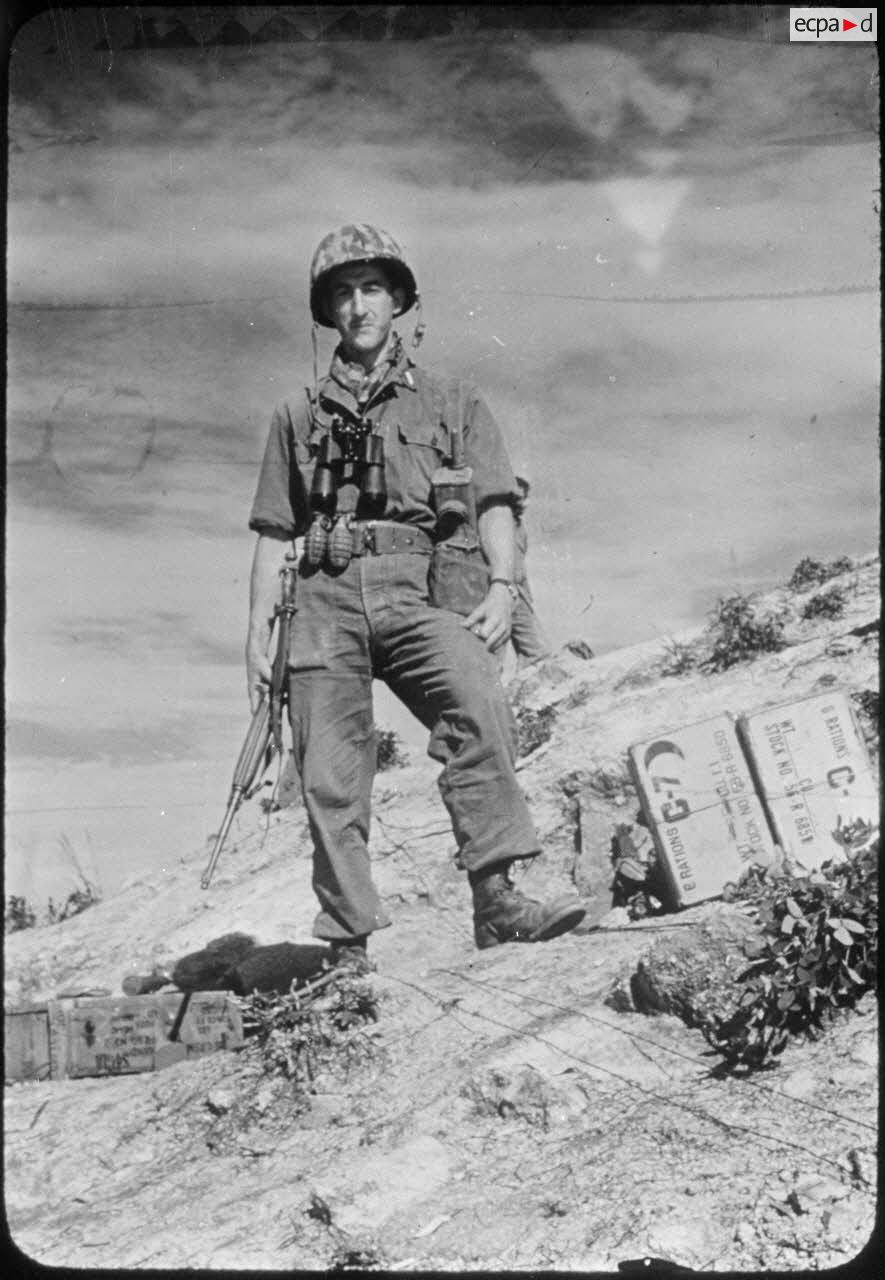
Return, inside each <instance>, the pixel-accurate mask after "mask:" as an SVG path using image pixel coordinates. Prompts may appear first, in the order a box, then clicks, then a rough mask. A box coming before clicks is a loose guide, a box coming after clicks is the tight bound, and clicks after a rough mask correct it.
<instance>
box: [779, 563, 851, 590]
mask: <svg viewBox="0 0 885 1280" xmlns="http://www.w3.org/2000/svg"><path fill="white" fill-rule="evenodd" d="M853 568H854V565H853V563H852V561H851V560H850V558H849V557H848V556H839V557H838V558H837V559H836V560H831V561H830V562H829V564H825V563H824V562H823V561H822V560H813V559H812V558H811V556H805V557H804V558H803V559H802V560H800V561H799V563H798V564H797V565H796V568H795V569H794V570H793V575H792V577H791V578H790V581H789V582H788V583H787V585H788V586H789V588H790V589H791V591H804V590H805V588H806V587H813V586H817V585H818V584H819V583H821V582H827V581H828V579H830V578H838V576H839V574H841V573H847V572H848V570H849V569H853Z"/></svg>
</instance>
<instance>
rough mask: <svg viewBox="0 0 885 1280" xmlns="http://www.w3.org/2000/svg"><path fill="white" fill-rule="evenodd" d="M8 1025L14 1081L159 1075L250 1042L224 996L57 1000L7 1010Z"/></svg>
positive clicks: (8, 1073)
mask: <svg viewBox="0 0 885 1280" xmlns="http://www.w3.org/2000/svg"><path fill="white" fill-rule="evenodd" d="M5 1023H6V1062H5V1071H6V1079H7V1080H10V1079H11V1080H29V1079H30V1080H33V1079H46V1078H47V1077H49V1078H51V1079H53V1080H61V1079H64V1078H66V1077H68V1078H71V1077H73V1078H76V1077H79V1076H109V1075H130V1074H133V1073H135V1072H139V1071H156V1070H158V1069H159V1068H161V1067H163V1066H167V1065H169V1064H170V1063H172V1062H176V1061H180V1060H181V1059H183V1058H192V1057H198V1056H200V1055H202V1054H205V1053H213V1052H215V1051H216V1050H217V1049H237V1048H239V1047H240V1046H241V1045H242V1043H243V1025H242V1018H241V1015H240V1010H239V1007H238V1006H237V1005H236V1003H235V1002H234V1001H233V1000H231V998H230V996H229V995H228V994H227V993H226V992H224V991H201V992H194V993H192V994H191V995H185V994H184V993H183V992H179V991H173V992H165V993H158V994H156V995H146V996H119V997H118V996H78V997H74V998H72V999H59V1000H50V1001H49V1002H48V1004H46V1005H45V1006H43V1007H42V1008H36V1009H29V1010H18V1011H16V1010H14V1011H11V1012H8V1013H7V1014H6V1018H5ZM10 1027H12V1028H13V1029H14V1039H13V1040H12V1041H11V1040H10ZM173 1029H174V1030H175V1032H176V1035H175V1039H174V1040H171V1041H170V1039H169V1035H170V1032H171V1031H173ZM44 1048H45V1049H46V1050H47V1051H46V1052H44ZM37 1059H40V1062H38V1061H37Z"/></svg>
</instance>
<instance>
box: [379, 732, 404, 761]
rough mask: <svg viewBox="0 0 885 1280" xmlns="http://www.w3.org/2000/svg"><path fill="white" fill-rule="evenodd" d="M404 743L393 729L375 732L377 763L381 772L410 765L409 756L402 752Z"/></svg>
mask: <svg viewBox="0 0 885 1280" xmlns="http://www.w3.org/2000/svg"><path fill="white" fill-rule="evenodd" d="M401 747H402V743H401V742H400V740H399V738H398V737H397V735H396V733H395V732H394V730H393V729H376V730H375V749H376V752H377V756H376V763H377V767H378V769H379V770H381V769H393V768H394V767H395V766H396V765H402V764H408V763H409V758H408V756H407V755H406V754H405V753H404V752H403V751H402V750H401Z"/></svg>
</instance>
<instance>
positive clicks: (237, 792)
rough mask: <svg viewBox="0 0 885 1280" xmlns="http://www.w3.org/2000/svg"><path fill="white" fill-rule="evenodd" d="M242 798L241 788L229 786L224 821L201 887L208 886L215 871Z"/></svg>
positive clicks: (201, 881) (205, 887) (216, 838)
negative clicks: (228, 797) (229, 790)
mask: <svg viewBox="0 0 885 1280" xmlns="http://www.w3.org/2000/svg"><path fill="white" fill-rule="evenodd" d="M242 798H243V788H242V787H231V792H230V799H229V800H228V802H227V810H226V812H225V815H224V822H222V824H221V830H220V831H219V833H218V835H217V836H216V837H215V847H214V848H213V850H212V857H211V858H210V859H209V865H208V866H207V867H206V870H205V871H204V872H203V878H202V879H201V880H200V888H201V889H208V888H209V882H210V880H211V879H212V875H213V872H214V871H215V868H216V866H217V864H218V859H219V858H220V857H221V850H222V848H223V846H224V842H225V840H226V839H227V833H228V831H230V824H231V823H232V822H233V820H234V814H235V813H236V811H237V809H238V808H239V807H240V801H241V800H242Z"/></svg>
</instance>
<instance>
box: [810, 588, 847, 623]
mask: <svg viewBox="0 0 885 1280" xmlns="http://www.w3.org/2000/svg"><path fill="white" fill-rule="evenodd" d="M844 612H845V592H844V591H843V590H842V588H841V587H830V588H829V590H827V591H819V592H818V593H817V595H813V596H810V597H809V598H808V599H807V600H806V601H805V607H804V608H803V610H802V617H803V618H807V619H811V618H841V617H842V614H843V613H844Z"/></svg>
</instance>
